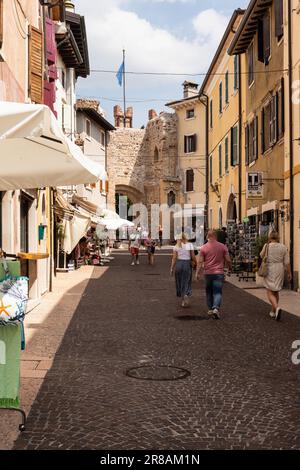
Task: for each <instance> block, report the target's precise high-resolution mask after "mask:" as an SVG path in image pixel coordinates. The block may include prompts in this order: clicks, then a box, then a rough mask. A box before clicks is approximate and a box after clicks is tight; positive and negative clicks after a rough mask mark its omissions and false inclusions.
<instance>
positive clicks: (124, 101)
mask: <svg viewBox="0 0 300 470" xmlns="http://www.w3.org/2000/svg"><path fill="white" fill-rule="evenodd" d="M123 64H124V65H123V103H124V127H126V82H125V80H126V75H125V49H123Z"/></svg>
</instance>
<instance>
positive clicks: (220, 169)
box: [219, 145, 222, 178]
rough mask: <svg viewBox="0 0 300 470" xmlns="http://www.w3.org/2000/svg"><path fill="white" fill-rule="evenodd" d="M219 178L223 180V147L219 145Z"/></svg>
mask: <svg viewBox="0 0 300 470" xmlns="http://www.w3.org/2000/svg"><path fill="white" fill-rule="evenodd" d="M219 177H220V178H222V145H219Z"/></svg>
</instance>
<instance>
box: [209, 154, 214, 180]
mask: <svg viewBox="0 0 300 470" xmlns="http://www.w3.org/2000/svg"><path fill="white" fill-rule="evenodd" d="M212 182H213V159H212V155H210V157H209V183H210V184H212Z"/></svg>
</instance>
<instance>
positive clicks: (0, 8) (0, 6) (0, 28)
mask: <svg viewBox="0 0 300 470" xmlns="http://www.w3.org/2000/svg"><path fill="white" fill-rule="evenodd" d="M2 44H3V0H0V49H1V47H2Z"/></svg>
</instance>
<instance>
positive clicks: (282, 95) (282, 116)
mask: <svg viewBox="0 0 300 470" xmlns="http://www.w3.org/2000/svg"><path fill="white" fill-rule="evenodd" d="M280 111H281V121H280V126H281V137H282V136H283V135H284V131H285V112H284V78H283V77H282V79H281V104H280Z"/></svg>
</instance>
